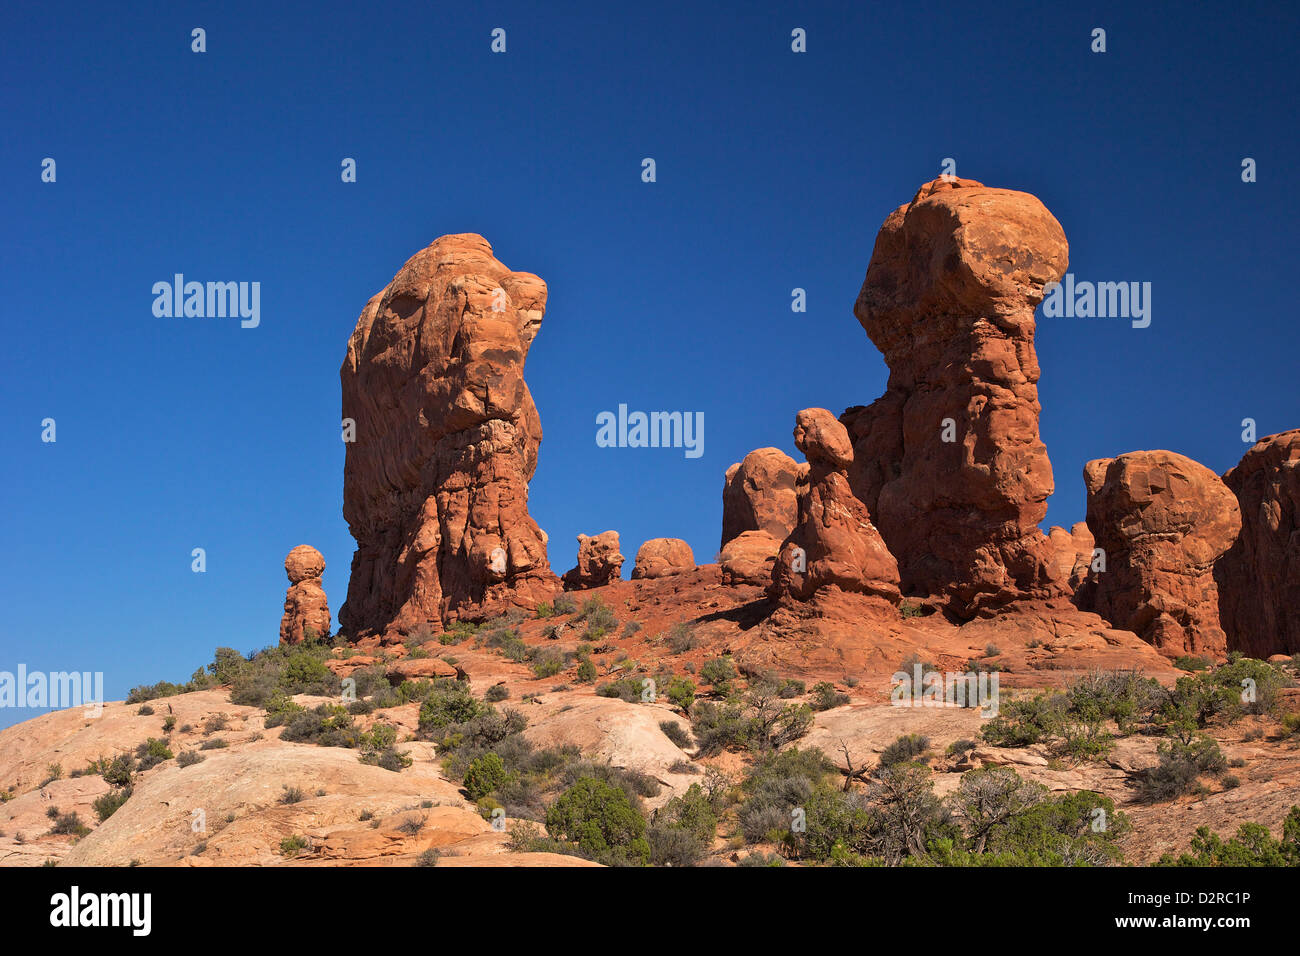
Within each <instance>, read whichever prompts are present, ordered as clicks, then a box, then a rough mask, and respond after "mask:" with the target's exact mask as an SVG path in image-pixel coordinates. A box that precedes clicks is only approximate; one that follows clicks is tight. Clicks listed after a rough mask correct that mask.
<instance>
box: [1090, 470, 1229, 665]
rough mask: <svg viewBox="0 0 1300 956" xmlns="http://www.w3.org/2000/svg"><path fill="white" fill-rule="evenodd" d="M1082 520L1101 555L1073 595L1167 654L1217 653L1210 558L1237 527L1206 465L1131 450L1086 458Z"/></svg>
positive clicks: (1221, 646) (1219, 641)
mask: <svg viewBox="0 0 1300 956" xmlns="http://www.w3.org/2000/svg"><path fill="white" fill-rule="evenodd" d="M1084 481H1085V482H1086V483H1087V486H1088V528H1089V529H1090V530H1091V531H1092V533H1093V535H1094V536H1095V538H1096V542H1097V544H1096V546H1097V547H1098V548H1101V549H1102V551H1103V552H1104V556H1105V562H1106V565H1105V570H1104V571H1100V572H1098V571H1092V572H1090V573H1089V575H1088V580H1087V582H1086V584H1085V585H1084V587H1083V588H1082V589H1081V592H1080V595H1079V603H1080V604H1081V605H1083V606H1084V607H1085V609H1086V610H1093V611H1096V612H1097V613H1098V614H1100V615H1101V616H1102V617H1104V618H1106V619H1107V620H1109V621H1110V623H1111V624H1112V625H1113V626H1114V627H1118V628H1124V629H1126V630H1130V631H1133V632H1134V633H1136V634H1137V635H1138V636H1139V637H1141V638H1143V639H1144V640H1146V641H1147V642H1149V643H1151V644H1153V645H1154V646H1155V647H1156V648H1157V649H1159V650H1160V651H1161V652H1162V653H1164V654H1166V655H1167V656H1171V657H1174V656H1178V655H1180V654H1204V655H1209V656H1212V657H1220V658H1221V657H1223V656H1224V654H1225V653H1226V652H1227V638H1226V636H1225V635H1224V632H1223V629H1222V628H1221V627H1220V625H1219V594H1218V588H1217V587H1216V586H1215V581H1214V564H1215V562H1216V561H1217V560H1218V559H1219V557H1220V556H1221V555H1222V554H1223V553H1224V552H1225V551H1227V550H1228V549H1229V548H1230V547H1231V546H1232V543H1233V541H1235V540H1236V538H1237V533H1238V531H1239V530H1240V529H1241V514H1240V511H1239V510H1238V507H1237V499H1236V497H1235V496H1234V495H1233V493H1232V491H1231V490H1229V488H1228V486H1227V485H1225V484H1224V483H1223V482H1222V481H1221V480H1220V479H1219V476H1218V475H1216V474H1215V473H1214V472H1212V471H1210V469H1208V468H1206V467H1205V466H1204V465H1201V464H1198V463H1197V462H1194V461H1192V460H1191V459H1190V458H1186V457H1184V456H1183V455H1178V454H1175V453H1174V452H1170V451H1135V452H1130V453H1128V454H1126V455H1120V456H1119V457H1118V458H1101V459H1098V460H1096V461H1090V462H1088V464H1087V465H1086V466H1085V467H1084Z"/></svg>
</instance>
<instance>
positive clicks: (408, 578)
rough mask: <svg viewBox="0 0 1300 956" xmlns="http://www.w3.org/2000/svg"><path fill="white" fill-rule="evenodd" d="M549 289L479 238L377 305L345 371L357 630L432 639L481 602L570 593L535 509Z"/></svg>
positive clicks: (417, 260)
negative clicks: (529, 369) (527, 362)
mask: <svg viewBox="0 0 1300 956" xmlns="http://www.w3.org/2000/svg"><path fill="white" fill-rule="evenodd" d="M545 309H546V284H545V283H544V282H543V281H542V280H541V279H539V278H538V277H537V276H535V275H532V274H530V273H527V272H511V271H510V270H509V269H507V268H506V267H505V266H504V265H502V264H501V263H500V262H498V261H497V260H496V259H495V258H494V257H493V255H492V247H491V246H490V245H488V243H487V241H486V240H485V239H483V238H482V237H481V236H476V235H469V234H467V235H455V236H443V237H442V238H441V239H438V240H437V241H435V242H434V243H433V244H432V245H430V246H429V247H428V248H426V249H423V250H421V251H420V252H418V253H416V254H415V255H414V256H412V257H411V259H410V260H409V261H408V262H407V263H406V265H404V266H403V267H402V269H401V271H400V272H398V274H397V275H396V276H395V277H394V278H393V281H392V282H390V283H389V284H388V285H387V287H385V288H384V290H383V291H382V292H380V293H379V294H378V295H376V296H375V297H374V298H372V299H371V300H370V301H369V302H368V303H366V307H365V309H363V310H362V312H361V317H360V319H358V321H357V327H356V331H354V332H353V333H352V338H351V339H350V340H349V342H348V353H347V358H346V359H345V360H344V362H343V368H342V370H341V371H340V377H341V379H342V384H343V417H344V419H345V420H346V419H352V420H353V421H354V422H355V432H356V434H355V441H353V442H352V443H350V444H349V445H348V446H347V464H346V467H345V470H344V480H343V515H344V517H345V518H346V519H347V521H348V526H349V528H350V530H351V531H352V536H353V537H354V538H356V541H357V550H356V554H355V555H354V556H353V559H352V575H351V579H350V580H349V582H348V599H347V603H346V604H344V606H343V608H342V609H341V611H340V613H339V621H340V624H341V625H342V626H343V629H344V630H345V631H346V632H347V633H348V634H349V635H351V636H352V637H354V638H356V637H360V636H363V635H366V634H385V633H390V632H395V633H397V634H402V633H409V632H410V631H412V630H414V629H415V628H417V627H419V626H421V625H429V626H432V627H433V628H434V629H435V631H436V630H438V629H439V628H440V627H441V625H442V624H444V623H446V622H448V621H450V620H451V619H454V618H457V617H464V616H474V615H475V614H476V613H481V612H482V608H483V605H485V604H490V603H512V604H517V605H520V606H525V607H527V606H533V605H535V604H536V603H537V602H539V601H541V600H544V599H545V598H547V597H549V596H550V595H552V594H554V593H555V592H556V591H558V590H559V580H558V579H557V578H556V577H555V575H554V574H552V573H551V570H550V566H549V565H548V564H547V560H546V535H545V533H543V532H542V530H541V529H540V528H539V527H538V526H537V523H536V522H535V521H533V519H532V518H531V517H530V516H529V514H528V480H529V479H530V478H531V477H532V475H533V472H534V470H535V469H536V467H537V449H538V445H539V444H540V442H541V439H542V428H541V422H540V420H539V418H538V415H537V409H536V407H535V406H534V405H533V399H532V396H531V395H530V394H529V392H528V386H527V385H526V384H525V383H524V378H523V369H524V358H525V356H526V355H527V354H528V348H529V346H530V345H532V342H533V338H534V337H535V336H536V335H537V331H538V328H539V327H540V326H541V322H542V314H543V312H544V311H545Z"/></svg>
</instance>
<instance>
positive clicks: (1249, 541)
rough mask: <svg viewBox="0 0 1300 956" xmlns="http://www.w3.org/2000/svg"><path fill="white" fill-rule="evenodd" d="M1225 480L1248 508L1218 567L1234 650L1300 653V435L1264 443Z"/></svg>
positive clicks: (1256, 653) (1225, 622)
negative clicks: (1239, 532)
mask: <svg viewBox="0 0 1300 956" xmlns="http://www.w3.org/2000/svg"><path fill="white" fill-rule="evenodd" d="M1223 480H1224V483H1225V484H1227V486H1228V487H1229V488H1230V489H1232V492H1233V493H1234V494H1235V495H1236V496H1237V502H1238V504H1239V505H1240V506H1241V534H1240V535H1239V536H1238V538H1237V541H1236V543H1235V544H1234V545H1233V546H1232V547H1231V548H1230V549H1228V551H1227V553H1226V554H1224V555H1223V557H1222V558H1220V559H1219V562H1218V564H1216V565H1215V567H1214V577H1215V580H1216V582H1217V583H1218V585H1219V614H1220V616H1221V618H1222V621H1223V629H1224V631H1226V632H1227V635H1228V649H1229V650H1239V651H1241V652H1243V653H1245V654H1248V655H1250V656H1251V657H1261V658H1262V657H1267V656H1268V655H1271V654H1277V653H1282V654H1295V653H1300V429H1296V430H1294V431H1289V432H1281V433H1280V434H1277V435H1270V436H1269V437H1268V438H1264V439H1261V440H1260V441H1259V442H1257V443H1256V444H1255V445H1254V446H1253V447H1252V448H1251V449H1250V451H1248V452H1246V454H1245V456H1244V457H1243V458H1242V459H1241V462H1240V464H1238V465H1237V467H1236V468H1233V469H1231V470H1230V471H1229V472H1228V473H1227V474H1226V475H1224V476H1223Z"/></svg>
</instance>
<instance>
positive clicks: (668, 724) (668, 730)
mask: <svg viewBox="0 0 1300 956" xmlns="http://www.w3.org/2000/svg"><path fill="white" fill-rule="evenodd" d="M659 729H660V730H662V731H663V732H664V736H665V737H667V738H668V739H669V740H671V741H672V742H673V743H674V744H675V745H676V746H678V747H680V748H681V749H682V750H688V749H689V748H690V746H691V735H690V734H689V733H687V732H686V728H684V727H683V726H682V725H681V724H679V723H678V722H677V721H675V720H661V721H659Z"/></svg>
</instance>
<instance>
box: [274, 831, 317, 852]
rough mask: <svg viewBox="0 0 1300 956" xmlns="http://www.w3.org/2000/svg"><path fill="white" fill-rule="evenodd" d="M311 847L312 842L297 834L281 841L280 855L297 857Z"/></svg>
mask: <svg viewBox="0 0 1300 956" xmlns="http://www.w3.org/2000/svg"><path fill="white" fill-rule="evenodd" d="M310 845H311V842H310V841H309V840H308V839H307V838H306V837H305V836H300V835H298V834H297V833H295V834H294V835H293V836H287V837H285V838H284V839H283V840H281V841H280V853H281V855H283V856H297V855H298V854H299V853H301V852H302V851H303V850H305V849H307V847H308V846H310Z"/></svg>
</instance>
